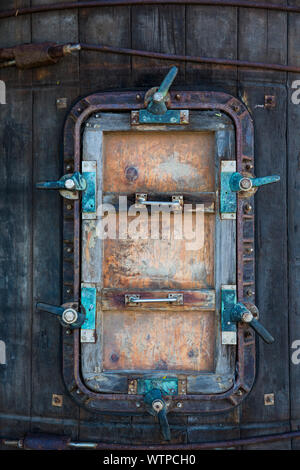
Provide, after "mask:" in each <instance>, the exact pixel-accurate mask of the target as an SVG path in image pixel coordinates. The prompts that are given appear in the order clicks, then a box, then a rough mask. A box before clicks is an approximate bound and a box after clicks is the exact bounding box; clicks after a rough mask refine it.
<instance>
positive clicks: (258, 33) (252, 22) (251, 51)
mask: <svg viewBox="0 0 300 470" xmlns="http://www.w3.org/2000/svg"><path fill="white" fill-rule="evenodd" d="M270 3H278V4H285V1H284V0H275V1H273V0H270ZM296 16H297V15H296ZM238 51H239V54H238V58H239V59H240V60H248V61H253V62H267V63H273V64H283V65H285V64H286V63H287V54H286V52H287V14H286V13H285V12H278V11H268V10H257V9H253V8H240V9H239V42H238ZM239 79H240V80H255V81H256V82H259V81H272V82H274V83H277V82H278V83H280V82H285V80H286V73H285V72H278V71H266V70H253V69H249V68H248V69H247V68H245V67H241V68H239Z"/></svg>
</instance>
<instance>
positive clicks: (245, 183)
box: [240, 178, 252, 191]
mask: <svg viewBox="0 0 300 470" xmlns="http://www.w3.org/2000/svg"><path fill="white" fill-rule="evenodd" d="M251 188H252V181H251V180H250V178H242V179H241V181H240V189H241V190H242V191H248V190H249V189H251Z"/></svg>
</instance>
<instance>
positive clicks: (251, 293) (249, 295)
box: [246, 289, 253, 297]
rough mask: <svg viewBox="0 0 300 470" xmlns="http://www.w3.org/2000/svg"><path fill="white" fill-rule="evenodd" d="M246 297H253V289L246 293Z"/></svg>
mask: <svg viewBox="0 0 300 470" xmlns="http://www.w3.org/2000/svg"><path fill="white" fill-rule="evenodd" d="M246 295H247V297H252V295H253V291H252V290H251V289H248V290H247V291H246Z"/></svg>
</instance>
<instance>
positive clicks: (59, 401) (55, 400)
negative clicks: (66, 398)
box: [52, 393, 63, 408]
mask: <svg viewBox="0 0 300 470" xmlns="http://www.w3.org/2000/svg"><path fill="white" fill-rule="evenodd" d="M52 406H58V407H59V408H61V407H62V406H63V395H57V394H55V393H53V395H52Z"/></svg>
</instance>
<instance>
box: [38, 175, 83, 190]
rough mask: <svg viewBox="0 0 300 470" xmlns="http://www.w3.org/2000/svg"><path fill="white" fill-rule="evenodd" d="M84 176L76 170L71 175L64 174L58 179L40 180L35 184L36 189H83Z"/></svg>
mask: <svg viewBox="0 0 300 470" xmlns="http://www.w3.org/2000/svg"><path fill="white" fill-rule="evenodd" d="M86 186H87V183H86V180H85V178H84V177H83V176H82V175H81V174H80V173H79V171H76V172H75V173H73V174H72V175H64V176H63V177H62V178H60V179H59V180H58V181H42V182H39V183H37V184H36V188H37V189H64V190H68V191H85V190H86Z"/></svg>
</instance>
